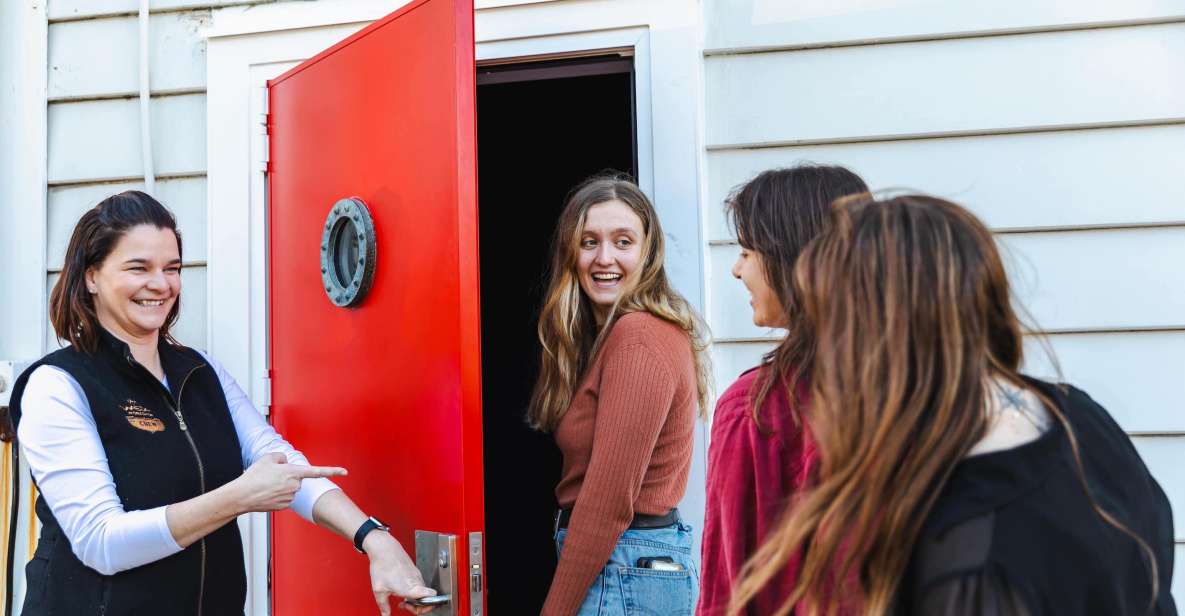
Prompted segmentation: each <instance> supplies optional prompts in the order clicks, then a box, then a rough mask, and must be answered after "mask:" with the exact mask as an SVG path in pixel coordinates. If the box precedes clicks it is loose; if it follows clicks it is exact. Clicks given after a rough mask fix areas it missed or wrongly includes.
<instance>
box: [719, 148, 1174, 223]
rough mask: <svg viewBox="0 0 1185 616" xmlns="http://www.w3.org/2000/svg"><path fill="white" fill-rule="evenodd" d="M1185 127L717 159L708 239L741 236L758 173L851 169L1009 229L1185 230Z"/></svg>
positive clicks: (878, 185)
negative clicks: (743, 197)
mask: <svg viewBox="0 0 1185 616" xmlns="http://www.w3.org/2000/svg"><path fill="white" fill-rule="evenodd" d="M1183 148H1185V125H1174V126H1153V127H1140V128H1112V129H1103V130H1085V131H1059V132H1051V133H1033V134H1023V135H991V136H983V137H962V138H950V139H920V140H915V141H890V142H880V143H857V144H843V145H823V146H805V147H789V148H768V149H756V150H729V151H714V152H709V153H708V204H707V207H708V220H709V225H708V230H707V233H708V237H709V238H710V239H727V238H730V237H732V233H731V232H730V230H729V229H728V227H727V225H726V221H725V219H724V218H725V217H724V208H723V207H722V205H721V204H722V203H723V202H724V200H725V198H726V197H727V196H728V193H729V191H730V190H732V189H733V188H734V187H735V186H737V185H739V184H743V183H744V182H746V181H748V180H749V179H750V178H751V177H753V176H754V175H756V174H757V173H758V172H760V171H763V170H765V169H771V168H774V167H784V166H791V165H793V164H794V163H796V162H800V161H813V162H818V163H837V164H843V165H845V166H847V167H849V168H851V169H852V170H854V171H856V172H857V173H859V174H860V175H861V176H863V177H864V179H865V180H866V181H867V182H868V184H869V186H870V187H872V188H873V190H877V189H886V188H903V189H908V190H919V191H922V192H926V193H929V194H933V195H937V196H940V197H946V198H948V199H952V200H954V201H956V202H958V203H960V204H963V205H965V206H967V207H969V208H971V210H972V211H974V212H975V213H976V214H977V215H979V216H980V217H981V218H983V220H984V222H986V223H987V224H988V225H989V226H991V227H993V228H995V229H1000V228H1018V227H1050V226H1059V227H1060V226H1080V225H1116V224H1146V223H1161V222H1169V221H1173V222H1182V221H1185V182H1182V181H1180V178H1182V177H1185V156H1150V155H1149V153H1150V152H1172V151H1177V150H1181V149H1183Z"/></svg>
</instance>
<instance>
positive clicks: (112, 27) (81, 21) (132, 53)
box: [45, 0, 242, 348]
mask: <svg viewBox="0 0 1185 616" xmlns="http://www.w3.org/2000/svg"><path fill="white" fill-rule="evenodd" d="M229 4H242V2H227V1H219V0H206V1H204V2H192V1H186V0H157V1H154V2H153V3H152V9H153V11H161V10H167V11H169V12H164V13H159V12H158V13H154V14H152V15H151V16H150V20H149V36H150V39H149V40H150V44H149V85H150V90H151V92H152V99H151V125H152V150H153V163H154V167H155V171H156V175H157V184H156V190H155V195H154V196H156V197H157V198H158V199H159V200H160V201H161V202H162V203H164V204H165V205H166V206H168V207H169V208H170V209H171V210H172V211H173V213H174V214H175V215H176V216H177V220H178V226H179V228H180V230H181V232H182V234H183V238H184V240H185V243H184V246H185V254H184V259H185V267H184V268H183V269H182V280H183V288H184V291H183V293H182V295H181V315H182V316H181V320H180V321H179V322H178V325H177V327H176V329H175V331H174V334H175V335H176V336H177V338H178V339H180V340H181V341H183V342H184V343H186V344H188V345H191V346H195V347H199V348H205V347H206V346H207V345H208V342H207V320H208V319H207V312H208V308H207V304H208V302H207V297H208V289H207V282H206V266H205V264H206V259H207V255H208V252H207V246H208V243H209V242H208V240H207V222H206V218H207V216H206V179H205V171H206V122H205V121H206V100H205V99H206V97H205V87H206V44H205V40H204V38H202V37H201V36H200V35H199V28H202V27H205V26H207V25H208V20H209V16H210V11H209V8H210V7H213V6H225V5H229ZM137 8H138V3H137V2H135V1H134V0H120V1H116V0H103V1H98V2H95V1H91V0H87V1H85V2H82V1H72V0H56V1H51V2H50V3H49V6H48V13H49V22H50V23H49V28H48V56H49V57H48V64H49V66H48V69H49V70H48V73H49V75H48V77H49V80H48V92H47V102H48V127H47V132H48V135H47V137H46V140H47V144H48V163H47V168H48V183H49V185H48V187H47V192H48V205H47V215H46V228H47V241H46V247H45V252H46V263H47V268H48V270H49V271H48V272H47V293H48V290H49V289H52V286H53V284H54V282H55V281H56V279H57V276H58V274H57V272H58V271H60V269H61V266H62V259H63V256H64V253H65V249H66V244H67V243H68V241H69V238H70V233H71V232H72V231H73V228H74V225H75V223H76V222H77V221H78V217H79V216H81V215H82V213H83V212H84V211H85V210H87V209H89V208H90V207H93V206H94V205H95V203H97V202H98V201H100V200H101V199H103V198H105V197H107V196H109V195H111V194H114V193H116V192H119V191H122V190H127V189H131V188H136V189H143V187H144V184H143V181H142V179H141V178H142V176H143V163H142V160H141V152H140V120H139V100H138V99H137V98H136V97H135V95H136V93H137V92H138V89H139V82H138V79H139V73H138V71H139V53H138V46H139V30H138V24H137V20H136V18H135V17H134V15H133V14H134V13H135V11H136V10H137ZM185 8H193V9H194V10H181V9H185ZM96 16H98V17H96ZM45 327H46V330H47V337H46V340H47V341H48V345H49V347H50V348H56V347H57V346H58V345H57V343H56V341H55V338H54V336H53V333H52V327H51V326H50V325H49V323H48V321H46V322H45Z"/></svg>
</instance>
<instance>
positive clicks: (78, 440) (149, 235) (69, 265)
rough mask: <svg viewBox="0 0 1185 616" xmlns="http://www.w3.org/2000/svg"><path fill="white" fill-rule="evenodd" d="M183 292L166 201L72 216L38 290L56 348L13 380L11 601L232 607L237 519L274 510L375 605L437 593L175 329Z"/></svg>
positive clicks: (127, 607) (333, 470) (238, 561)
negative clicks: (46, 293)
mask: <svg viewBox="0 0 1185 616" xmlns="http://www.w3.org/2000/svg"><path fill="white" fill-rule="evenodd" d="M180 293H181V236H180V234H179V233H178V232H177V225H176V221H175V220H174V218H173V215H172V214H171V213H169V211H168V210H166V209H165V208H164V206H162V205H161V204H160V203H158V202H157V201H156V200H154V199H153V198H152V197H150V196H148V195H146V194H144V193H142V192H137V191H128V192H124V193H120V194H118V195H115V196H112V197H110V198H108V199H106V200H104V201H102V202H101V203H99V204H98V205H97V206H95V207H94V208H93V209H91V210H89V211H88V212H86V213H85V214H83V216H82V219H81V220H79V221H78V224H77V226H76V227H75V228H74V233H73V235H72V236H71V238H70V244H69V247H68V248H67V250H66V257H65V265H64V267H63V269H62V274H61V277H60V278H59V279H58V281H57V283H56V284H55V285H54V288H53V292H52V294H51V296H50V318H51V320H52V322H53V326H54V330H55V331H56V332H57V335H58V338H59V339H60V340H62V341H64V342H66V343H68V345H69V346H66V347H65V348H62V349H61V350H58V351H55V352H53V353H50V354H49V355H46V356H45V357H44V358H42V359H41V360H40V361H38V362H37V363H35V364H34V365H33V366H31V367H30V368H29V369H28V370H27V371H25V373H24V374H22V375H21V377H20V378H19V379H18V380H17V382H16V385H15V387H14V389H13V393H12V407H11V414H12V420H13V423H14V424H15V426H16V433H17V439H18V442H19V443H20V447H21V452H22V455H24V457H25V460H26V461H27V462H28V465H29V468H30V470H31V471H32V475H33V481H34V482H35V483H36V485H37V487H38V489H39V492H40V494H39V496H38V498H37V502H36V511H37V516H38V518H39V519H40V520H41V524H42V528H41V538H40V540H39V541H38V544H37V550H36V553H35V554H34V556H33V559H32V560H31V561H30V562H29V564H28V566H27V567H26V575H25V580H26V583H27V591H26V594H25V604H24V610H23V613H24V614H26V615H28V616H36V615H39V614H107V615H108V616H112V615H118V614H196V615H198V616H201V615H203V614H217V615H222V614H241V613H243V607H244V601H245V598H246V576H245V572H244V566H243V546H242V541H241V538H240V536H239V528H238V524H237V523H236V522H235V520H236V518H237V517H238V516H239V515H241V514H244V513H247V512H252V511H277V510H280V509H285V508H291V509H293V510H294V511H295V512H296V513H298V514H299V515H301V516H302V517H304V518H305V519H308V520H310V521H312V522H314V523H316V524H318V525H320V526H323V527H325V528H327V529H329V530H330V531H332V532H334V533H336V534H338V535H341V536H342V537H345V538H346V539H352V540H353V541H354V544H355V546H356V547H357V548H358V549H359V550H360V551H363V552H365V553H366V555H367V556H368V557H369V559H370V575H371V584H372V588H373V589H374V594H375V600H376V601H377V602H378V608H379V611H380V612H381V613H382V614H389V613H390V605H389V603H388V598H389V597H390V596H392V595H393V596H400V597H410V598H420V597H425V596H428V595H432V594H435V592H434V591H433V590H432V589H430V588H426V587H425V586H424V582H423V580H422V578H421V576H420V573H419V571H417V570H416V567H415V565H414V564H413V563H412V562H411V559H410V558H408V555H407V554H406V553H405V552H404V550H403V548H402V547H401V546H400V545H399V542H398V541H396V540H395V539H394V538H392V537H391V536H390V535H389V534H387V533H386V532H382V531H384V530H385V527H384V526H383V525H382V524H381V523H379V522H377V520H375V519H374V518H368V517H367V516H366V515H364V514H363V513H362V512H361V511H360V510H359V509H358V507H357V506H356V505H355V504H354V503H353V501H351V500H350V499H349V498H348V497H347V496H346V495H345V494H344V493H343V492H342V491H341V490H340V489H338V488H337V486H335V485H334V484H333V483H331V482H330V481H329V480H328V479H326V477H330V476H335V475H344V474H345V472H346V471H345V469H342V468H337V467H318V466H309V464H308V460H307V459H306V458H305V457H304V455H303V454H301V453H300V452H299V451H297V450H295V449H294V448H293V447H292V446H291V445H289V444H288V443H287V442H286V441H284V439H283V438H281V437H280V435H279V434H277V433H276V431H275V430H274V429H272V427H271V426H270V425H268V423H267V422H266V421H265V420H264V419H263V417H262V416H261V415H260V414H259V413H258V412H256V411H255V409H254V408H253V407H252V406H251V403H250V401H249V400H248V399H247V397H246V395H245V394H244V393H243V391H242V390H241V389H240V388H239V386H238V385H237V384H236V383H235V382H234V380H233V379H232V378H231V377H230V375H229V374H228V373H227V372H226V370H224V369H223V368H222V366H221V365H219V364H218V363H217V362H216V361H214V360H213V359H211V358H210V357H209V356H208V355H206V354H204V353H201V352H198V351H195V350H193V349H189V348H187V347H184V346H182V345H181V344H180V343H179V342H177V340H176V339H174V338H173V336H172V334H171V332H170V330H171V328H172V326H173V325H174V323H176V321H177V317H178V311H179V304H178V298H179V297H180ZM372 531H378V532H372Z"/></svg>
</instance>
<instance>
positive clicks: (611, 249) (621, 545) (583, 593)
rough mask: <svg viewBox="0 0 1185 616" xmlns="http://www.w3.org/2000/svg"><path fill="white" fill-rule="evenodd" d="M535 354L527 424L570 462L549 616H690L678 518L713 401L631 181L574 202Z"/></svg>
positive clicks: (692, 576)
mask: <svg viewBox="0 0 1185 616" xmlns="http://www.w3.org/2000/svg"><path fill="white" fill-rule="evenodd" d="M539 341H540V342H541V344H542V347H543V351H542V359H541V362H540V363H541V365H540V374H539V378H538V381H537V382H536V384H535V390H534V393H533V395H532V399H531V406H530V413H529V420H530V422H531V424H532V425H533V426H535V427H536V428H538V429H540V430H545V431H549V432H552V433H554V434H555V439H556V443H557V444H558V445H559V448H560V451H561V452H562V453H563V460H564V461H563V471H562V474H561V480H560V483H559V485H557V486H556V500H557V501H558V502H559V505H560V511H559V513H558V514H557V517H556V548H557V550H558V551H559V553H560V557H559V566H558V567H557V569H556V573H555V577H554V578H553V580H552V583H551V588H550V591H549V592H548V595H547V602H546V603H545V604H544V607H543V614H546V615H548V616H571V615H572V614H577V613H579V614H581V615H601V616H617V615H624V614H627V613H647V614H664V615H665V614H670V615H672V616H676V615H681V614H690V613H691V610H692V608H693V606H694V605H695V596H696V589H697V587H698V573H697V570H696V566H695V563H694V561H693V559H692V557H691V543H692V536H691V529H690V527H689V526H687V525H686V524H684V523H683V522H682V520H681V519H680V518H679V513H678V511H677V509H676V505H677V504H678V503H679V501H680V500H681V499H682V497H683V492H684V490H685V489H686V487H687V476H688V471H689V469H690V466H691V451H692V434H693V429H694V425H695V419H696V416H697V414H698V413H697V409H699V408H702V405H703V401H704V398H705V396H706V395H707V387H706V383H707V378H706V366H705V364H704V359H703V348H704V344H703V339H702V333H701V328H700V325H699V320H698V318H697V317H696V315H695V313H694V311H693V310H692V308H691V307H690V306H689V305H688V303H687V302H686V301H685V300H684V299H683V298H682V297H681V296H680V295H679V294H678V293H676V292H675V291H674V289H672V288H671V285H670V283H669V282H668V281H667V276H666V271H665V269H664V267H663V233H662V227H661V225H660V224H659V221H658V215H657V213H656V212H655V211H654V207H653V206H652V205H651V204H650V200H649V199H647V198H646V196H645V195H644V194H643V193H642V191H641V190H640V189H639V188H638V187H637V186H636V185H635V184H633V183H632V182H630V181H629V180H627V179H625V178H624V177H620V176H600V177H594V178H592V179H590V180H588V181H586V182H585V183H584V184H582V185H580V186H578V187H577V188H576V189H574V191H573V192H572V194H571V195H570V196H569V198H568V203H567V205H566V206H565V207H564V211H563V213H562V214H561V215H560V219H559V223H558V226H557V228H556V234H555V240H554V246H553V258H552V264H551V282H550V284H549V286H548V290H547V293H546V295H545V299H544V303H543V309H542V312H541V314H540V317H539ZM627 606H630V607H628V608H627ZM627 609H628V610H638V611H627Z"/></svg>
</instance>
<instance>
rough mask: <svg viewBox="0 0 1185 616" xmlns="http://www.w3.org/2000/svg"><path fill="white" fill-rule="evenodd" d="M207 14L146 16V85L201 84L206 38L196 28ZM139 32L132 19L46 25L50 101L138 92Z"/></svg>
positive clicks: (182, 86) (206, 19)
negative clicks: (147, 39)
mask: <svg viewBox="0 0 1185 616" xmlns="http://www.w3.org/2000/svg"><path fill="white" fill-rule="evenodd" d="M209 17H210V12H209V11H196V12H186V13H164V14H160V15H153V16H152V17H151V19H149V39H150V44H149V60H148V71H149V75H148V83H149V86H150V88H151V89H152V91H153V92H162V91H163V92H169V91H177V90H191V89H195V88H204V87H205V85H206V42H205V39H203V38H202V37H201V35H200V34H199V28H202V27H205V26H206V25H208V24H209ZM139 36H140V34H139V25H138V22H137V20H136V18H135V17H114V18H107V19H89V20H85V21H69V22H63V23H56V24H52V25H50V27H49V97H50V99H51V100H52V99H60V98H79V97H88V96H108V95H118V94H131V93H136V92H138V91H139V88H140V83H139V80H140V72H139V71H140V68H139V66H140V56H139V54H140V52H139V49H140V47H139V44H140V43H139Z"/></svg>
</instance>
